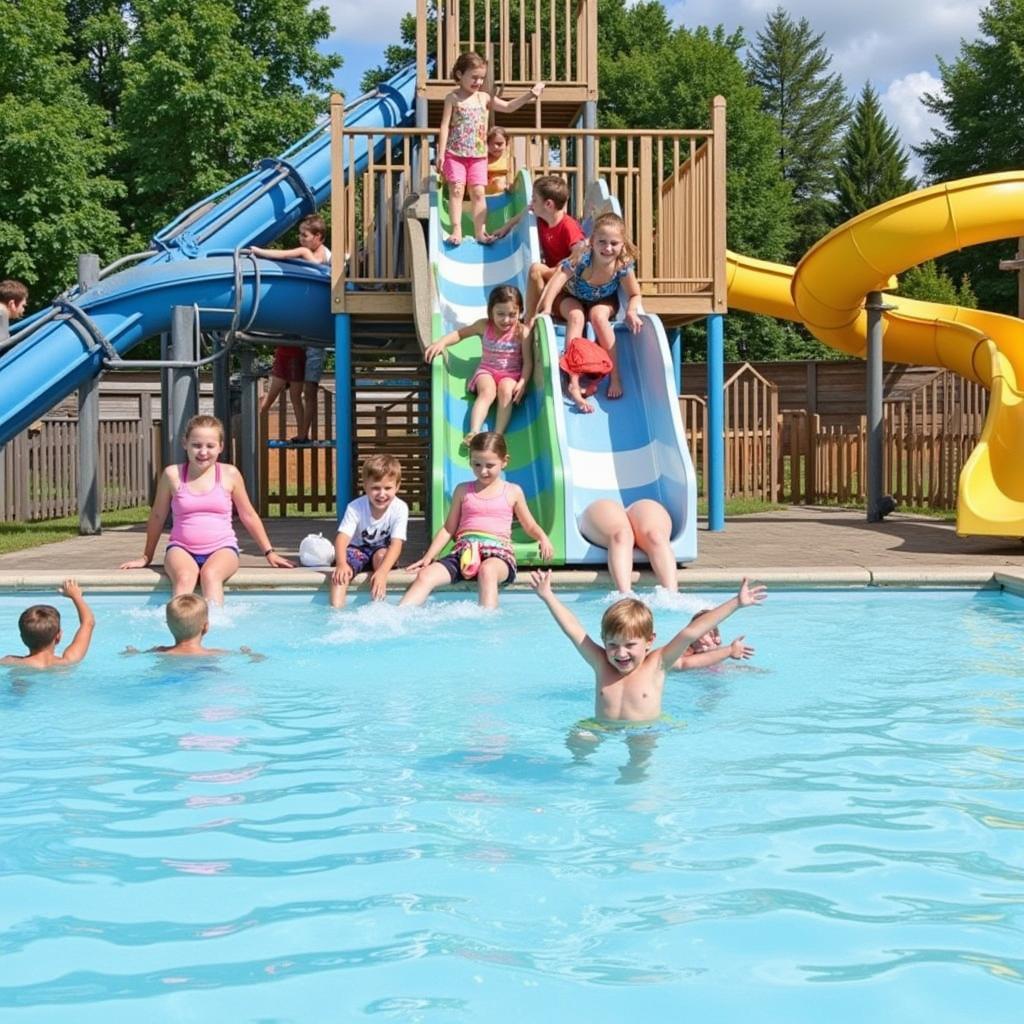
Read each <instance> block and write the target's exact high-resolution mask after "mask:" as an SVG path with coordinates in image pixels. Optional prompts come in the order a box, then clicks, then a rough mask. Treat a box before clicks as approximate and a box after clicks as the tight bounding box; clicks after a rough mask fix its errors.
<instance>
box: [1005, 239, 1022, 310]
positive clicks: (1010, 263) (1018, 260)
mask: <svg viewBox="0 0 1024 1024" xmlns="http://www.w3.org/2000/svg"><path fill="white" fill-rule="evenodd" d="M999 269H1000V270H1015V271H1016V272H1017V316H1019V317H1020V318H1021V319H1022V320H1024V238H1018V239H1017V254H1016V256H1014V258H1013V259H1012V260H1000V261H999Z"/></svg>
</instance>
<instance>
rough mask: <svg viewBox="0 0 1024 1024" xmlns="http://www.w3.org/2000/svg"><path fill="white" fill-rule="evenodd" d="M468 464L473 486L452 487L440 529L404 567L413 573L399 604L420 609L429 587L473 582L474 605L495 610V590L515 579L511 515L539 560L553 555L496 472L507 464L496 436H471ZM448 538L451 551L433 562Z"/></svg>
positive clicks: (518, 493) (514, 491)
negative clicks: (417, 557)
mask: <svg viewBox="0 0 1024 1024" xmlns="http://www.w3.org/2000/svg"><path fill="white" fill-rule="evenodd" d="M469 465H470V468H471V469H472V470H473V476H475V477H476V482H475V483H472V484H468V483H467V484H459V485H458V487H456V488H455V493H454V494H453V495H452V507H451V508H450V509H449V510H448V518H447V519H445V521H444V526H442V527H441V529H440V530H438V531H437V536H435V537H434V539H433V540H432V541H431V542H430V547H429V548H427V551H426V554H424V556H423V557H422V558H421V559H420V560H419V561H418V562H413V564H412V565H410V566H409V569H408V571H409V572H414V573H416V574H417V575H416V580H415V582H414V583H413V584H412V586H411V587H409V589H408V590H407V591H406V592H405V595H404V596H403V597H402V600H401V601H400V602H399V603H400V604H409V605H420V604H423V602H424V601H426V599H427V598H428V597H429V596H430V592H431V591H432V590H434V588H435V587H440V586H444V585H445V584H448V583H455V582H457V581H458V580H469V579H475V580H476V581H477V591H478V593H479V600H480V604H482V605H483V606H484V608H497V607H498V587H499V586H501V585H503V584H505V585H507V584H509V583H512V582H514V581H515V578H516V556H515V553H514V551H513V549H512V517H513V516H515V518H516V519H518V520H519V525H520V526H522V528H523V529H524V530H525V531H526V533H527V534H529V536H531V537H533V539H534V540H535V541H537V546H538V548H539V549H540V557H541V558H542V559H543V560H544V561H548V559H550V558H551V556H552V555H553V554H554V549H553V548H552V547H551V541H550V540H548V535H547V534H546V533H545V532H544V531H543V530H542V529H541V528H540V526H538V524H537V521H536V520H535V519H534V518H533V515H532V514H531V513H530V509H529V506H528V505H527V504H526V497H525V495H524V494H523V489H522V488H521V487H520V486H519V485H518V484H510V483H508V482H507V481H505V480H504V479H503V478H502V475H501V473H502V470H503V469H504V468H505V467H506V466H507V465H508V449H507V448H506V447H505V439H504V438H503V437H502V436H501V434H497V433H494V432H493V431H488V432H486V433H483V434H477V435H476V437H474V438H473V441H472V443H471V444H470V446H469ZM453 537H454V538H455V549H454V551H453V552H452V553H451V554H450V555H446V556H445V557H444V558H442V559H441V560H440V561H435V559H437V556H438V555H439V554H440V553H441V552H442V551H443V550H444V547H445V545H446V544H447V543H448V542H449V541H450V540H451V539H452V538H453Z"/></svg>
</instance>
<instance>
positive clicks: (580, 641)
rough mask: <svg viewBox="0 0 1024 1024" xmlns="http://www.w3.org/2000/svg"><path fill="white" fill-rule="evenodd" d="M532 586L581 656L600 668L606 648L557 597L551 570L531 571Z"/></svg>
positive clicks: (594, 666)
mask: <svg viewBox="0 0 1024 1024" xmlns="http://www.w3.org/2000/svg"><path fill="white" fill-rule="evenodd" d="M530 586H531V587H533V589H534V590H535V591H536V593H537V596H538V597H539V598H540V599H541V600H542V601H543V602H544V603H545V604H546V605H547V606H548V611H549V612H551V617H552V618H553V619H554V620H555V622H557V623H558V628H559V629H560V630H561V631H562V632H563V633H564V634H565V635H566V636H567V637H568V638H569V639H570V640H571V641H572V644H573V646H574V647H575V648H576V650H577V651H579V653H580V657H581V658H583V660H584V661H585V662H586V663H587V664H588V665H590V666H591V667H592V668H595V669H596V668H598V666H600V664H601V662H602V661H603V660H604V649H603V648H602V647H600V646H599V645H598V644H596V643H594V641H593V640H591V639H590V637H589V636H588V635H587V631H586V630H585V629H584V628H583V623H582V622H580V620H579V619H577V618H576V616H575V615H573V613H572V612H571V611H569V609H568V608H566V606H565V605H564V604H562V602H561V601H559V600H558V598H557V597H555V594H554V591H552V589H551V570H550V569H536V570H534V571H533V572H532V573H530Z"/></svg>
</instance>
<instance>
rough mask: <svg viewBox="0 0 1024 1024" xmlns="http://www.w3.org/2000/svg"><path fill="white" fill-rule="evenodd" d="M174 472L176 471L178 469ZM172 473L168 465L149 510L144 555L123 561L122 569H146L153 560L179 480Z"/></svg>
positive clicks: (161, 476)
mask: <svg viewBox="0 0 1024 1024" xmlns="http://www.w3.org/2000/svg"><path fill="white" fill-rule="evenodd" d="M173 472H175V473H176V472H177V470H174V471H173ZM171 473H172V469H171V467H170V466H168V467H167V469H165V470H164V471H163V473H162V474H161V475H160V483H158V484H157V487H156V497H155V498H154V499H153V507H152V508H151V509H150V510H149V518H148V519H147V520H146V543H145V546H144V548H143V550H142V557H141V558H132V559H130V560H129V561H127V562H122V563H121V568H122V569H145V568H146V566H147V565H149V563H150V562H152V561H153V556H154V555H155V554H156V546H157V544H159V543H160V534H161V533H163V530H164V523H166V522H167V513H168V512H170V510H171V495H172V494H173V493H174V488H175V487H176V486H177V480H176V479H175V478H172V476H171Z"/></svg>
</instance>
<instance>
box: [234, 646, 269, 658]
mask: <svg viewBox="0 0 1024 1024" xmlns="http://www.w3.org/2000/svg"><path fill="white" fill-rule="evenodd" d="M238 653H239V654H244V655H245V656H246V657H247V658H248V659H249V661H250V662H254V661H266V660H267V656H266V655H265V654H258V653H257V652H256V651H254V650H253V649H252V648H251V647H246V646H245V644H242V646H241V647H239V648H238Z"/></svg>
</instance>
